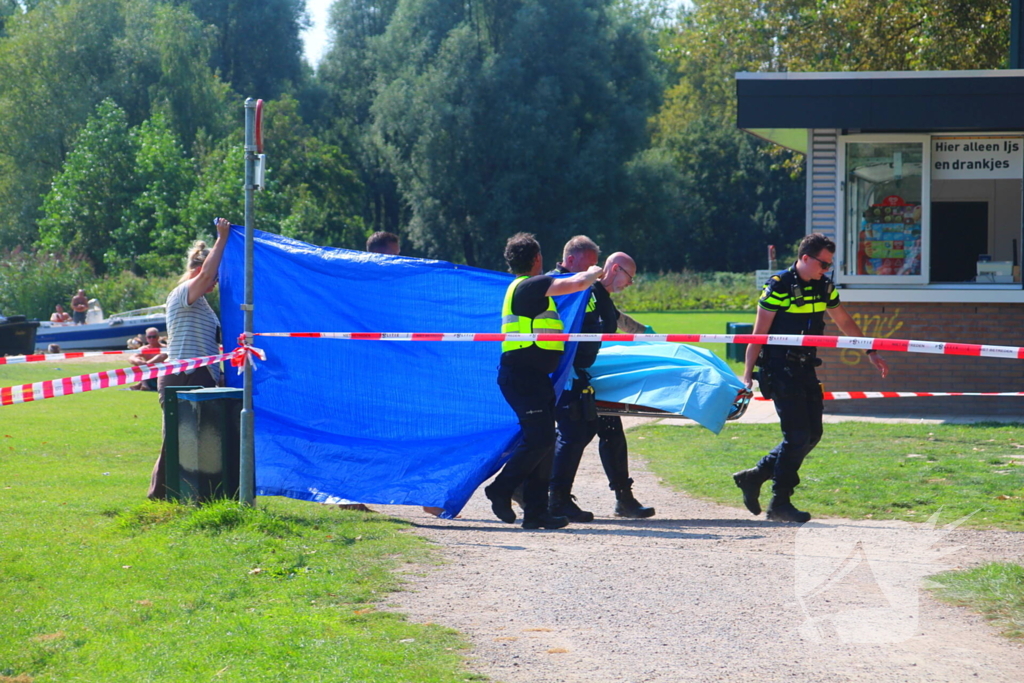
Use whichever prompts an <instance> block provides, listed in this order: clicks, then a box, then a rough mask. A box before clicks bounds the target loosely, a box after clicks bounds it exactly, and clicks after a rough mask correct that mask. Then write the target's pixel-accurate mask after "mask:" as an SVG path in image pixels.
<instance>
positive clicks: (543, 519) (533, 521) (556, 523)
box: [523, 512, 593, 529]
mask: <svg viewBox="0 0 1024 683" xmlns="http://www.w3.org/2000/svg"><path fill="white" fill-rule="evenodd" d="M591 518H593V515H591ZM568 523H569V519H568V518H566V517H559V516H557V515H553V514H551V513H550V512H545V513H544V514H543V515H541V516H540V517H523V528H524V529H561V528H562V527H564V526H566V525H567V524H568Z"/></svg>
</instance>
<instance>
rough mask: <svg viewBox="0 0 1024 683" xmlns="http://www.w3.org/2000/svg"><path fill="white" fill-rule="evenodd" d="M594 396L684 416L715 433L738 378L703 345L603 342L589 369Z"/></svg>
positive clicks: (739, 385) (739, 386)
mask: <svg viewBox="0 0 1024 683" xmlns="http://www.w3.org/2000/svg"><path fill="white" fill-rule="evenodd" d="M591 376H592V381H591V384H592V386H593V387H594V393H595V394H596V395H597V399H598V400H599V401H612V402H614V403H628V404H631V405H637V406H646V407H648V408H657V409H658V410H664V411H667V412H670V413H675V414H676V415H684V416H686V417H688V418H690V419H691V420H695V421H696V422H698V423H700V424H701V425H703V426H704V427H707V428H708V429H710V430H711V431H713V432H714V433H715V434H718V433H719V432H720V431H722V427H724V426H725V419H726V417H728V415H729V411H730V410H731V409H732V405H733V403H734V402H735V401H736V393H737V392H738V391H740V390H741V389H742V388H743V382H742V381H741V380H740V378H739V377H737V376H736V373H734V372H733V371H732V369H731V368H730V367H729V366H728V365H726V363H725V361H723V360H722V359H721V358H719V357H718V356H716V355H715V354H713V353H711V352H710V351H708V350H706V349H701V348H697V347H695V346H688V345H686V344H675V343H668V342H634V343H629V344H616V343H607V342H606V343H605V344H603V345H602V346H601V352H600V353H599V354H598V355H597V361H596V362H595V363H594V366H593V367H592V368H591Z"/></svg>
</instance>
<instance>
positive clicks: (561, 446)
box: [551, 379, 633, 495]
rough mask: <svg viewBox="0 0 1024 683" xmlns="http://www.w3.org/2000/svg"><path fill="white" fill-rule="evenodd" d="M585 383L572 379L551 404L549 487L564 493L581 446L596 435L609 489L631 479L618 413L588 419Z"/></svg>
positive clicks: (573, 476)
mask: <svg viewBox="0 0 1024 683" xmlns="http://www.w3.org/2000/svg"><path fill="white" fill-rule="evenodd" d="M588 386H589V383H588V382H587V381H586V380H583V379H578V380H576V381H574V382H573V386H572V388H571V389H568V390H566V391H564V392H562V396H561V397H560V399H559V401H558V406H557V407H556V408H555V419H556V422H557V425H558V429H557V433H558V436H557V439H556V441H555V462H554V467H553V470H552V474H551V490H552V491H559V492H561V493H564V494H565V495H568V494H569V493H571V492H572V485H573V482H574V481H575V480H576V472H577V471H578V470H579V467H580V460H581V459H582V457H583V450H584V449H585V448H586V447H587V445H588V444H589V443H590V442H591V441H592V440H593V439H594V436H597V437H599V439H600V441H599V442H598V452H599V454H600V456H601V465H602V466H603V467H604V473H605V475H606V476H607V477H608V486H609V488H611V489H612V490H613V491H614V490H617V489H620V488H625V487H627V486H629V485H630V484H632V483H633V481H632V480H631V479H630V478H629V450H628V447H627V445H626V432H625V430H624V429H623V428H622V419H621V418H620V417H619V416H618V415H602V416H600V417H596V419H588V415H587V411H586V409H585V407H584V405H583V402H584V400H583V397H582V392H583V390H584V389H586V388H587V387H588Z"/></svg>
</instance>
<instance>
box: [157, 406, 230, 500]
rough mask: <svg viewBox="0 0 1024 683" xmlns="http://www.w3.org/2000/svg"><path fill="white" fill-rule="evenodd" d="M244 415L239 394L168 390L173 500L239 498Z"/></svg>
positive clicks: (166, 408) (169, 472) (166, 413)
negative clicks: (242, 415)
mask: <svg viewBox="0 0 1024 683" xmlns="http://www.w3.org/2000/svg"><path fill="white" fill-rule="evenodd" d="M172 389H173V391H172ZM241 412H242V390H241V389H232V388H225V387H212V388H202V387H167V388H166V389H165V391H164V418H165V424H166V433H167V437H166V444H167V454H166V455H167V462H166V467H167V470H166V472H167V488H168V491H169V493H170V496H171V497H172V498H176V499H185V500H193V501H199V502H202V501H207V500H212V499H214V498H234V499H237V498H238V454H239V419H240V415H241Z"/></svg>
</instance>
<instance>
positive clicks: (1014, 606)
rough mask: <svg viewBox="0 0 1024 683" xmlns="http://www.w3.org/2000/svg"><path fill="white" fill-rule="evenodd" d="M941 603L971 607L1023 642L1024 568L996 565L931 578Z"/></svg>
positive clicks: (1004, 564) (1009, 635) (1007, 634)
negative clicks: (935, 585) (943, 601)
mask: <svg viewBox="0 0 1024 683" xmlns="http://www.w3.org/2000/svg"><path fill="white" fill-rule="evenodd" d="M931 578H932V580H933V581H934V582H935V583H937V584H938V587H936V588H934V593H935V596H936V597H937V598H939V599H940V600H945V601H946V602H949V603H952V604H954V605H962V606H964V607H969V608H971V609H973V610H974V611H976V612H978V613H980V614H982V615H983V616H984V617H985V618H986V619H988V620H989V621H991V622H992V623H993V624H994V625H995V626H996V627H997V628H999V629H1000V630H1001V631H1002V633H1003V635H1005V636H1007V637H1009V638H1014V639H1017V640H1024V567H1021V566H1020V565H1017V564H1007V563H999V562H993V563H991V564H987V565H985V566H983V567H977V568H975V569H967V570H964V571H957V572H946V573H943V574H939V575H938V576H933V577H931Z"/></svg>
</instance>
